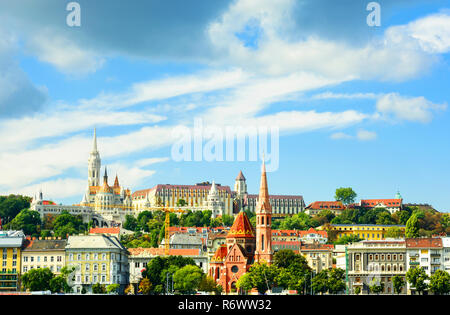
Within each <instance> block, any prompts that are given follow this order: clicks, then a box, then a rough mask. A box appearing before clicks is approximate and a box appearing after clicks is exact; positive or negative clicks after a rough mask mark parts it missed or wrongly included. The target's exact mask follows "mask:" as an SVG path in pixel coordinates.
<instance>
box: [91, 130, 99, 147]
mask: <svg viewBox="0 0 450 315" xmlns="http://www.w3.org/2000/svg"><path fill="white" fill-rule="evenodd" d="M92 152H93V153H95V152H98V150H97V128H94V141H93V144H92Z"/></svg>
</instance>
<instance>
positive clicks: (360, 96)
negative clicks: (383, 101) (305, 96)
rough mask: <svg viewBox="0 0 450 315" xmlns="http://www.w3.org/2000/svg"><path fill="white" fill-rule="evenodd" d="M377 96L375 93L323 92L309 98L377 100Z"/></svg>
mask: <svg viewBox="0 0 450 315" xmlns="http://www.w3.org/2000/svg"><path fill="white" fill-rule="evenodd" d="M378 97H379V95H378V94H375V93H352V94H348V93H333V92H324V93H320V94H316V95H313V96H311V99H313V100H327V99H377V98H378Z"/></svg>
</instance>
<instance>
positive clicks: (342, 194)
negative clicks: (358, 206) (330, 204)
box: [334, 187, 357, 205]
mask: <svg viewBox="0 0 450 315" xmlns="http://www.w3.org/2000/svg"><path fill="white" fill-rule="evenodd" d="M356 196H357V194H356V193H355V192H354V191H353V189H352V188H350V187H348V188H344V187H341V188H338V189H336V194H335V196H334V199H335V200H336V201H341V202H342V203H343V204H345V205H348V204H350V203H354V202H355V199H356Z"/></svg>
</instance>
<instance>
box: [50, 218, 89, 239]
mask: <svg viewBox="0 0 450 315" xmlns="http://www.w3.org/2000/svg"><path fill="white" fill-rule="evenodd" d="M53 228H54V235H55V236H57V237H62V238H65V237H66V236H67V235H74V234H78V233H81V232H85V231H86V228H87V226H86V225H85V224H84V223H83V219H82V217H81V216H74V215H71V214H70V213H69V212H67V211H62V212H61V214H60V215H58V216H57V217H56V218H55V220H54V222H53Z"/></svg>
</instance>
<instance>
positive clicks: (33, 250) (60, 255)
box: [22, 237, 67, 274]
mask: <svg viewBox="0 0 450 315" xmlns="http://www.w3.org/2000/svg"><path fill="white" fill-rule="evenodd" d="M66 244H67V240H62V239H55V238H50V237H48V238H44V239H41V238H39V239H36V238H28V239H27V240H26V241H25V244H24V249H23V250H22V273H25V272H27V271H29V270H31V269H40V268H49V269H50V271H51V272H53V273H54V274H60V273H61V269H62V268H63V267H64V266H65V264H66V257H65V247H66Z"/></svg>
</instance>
